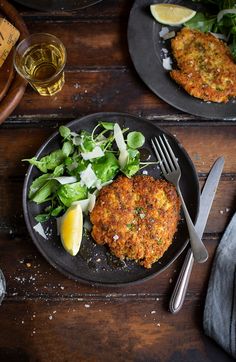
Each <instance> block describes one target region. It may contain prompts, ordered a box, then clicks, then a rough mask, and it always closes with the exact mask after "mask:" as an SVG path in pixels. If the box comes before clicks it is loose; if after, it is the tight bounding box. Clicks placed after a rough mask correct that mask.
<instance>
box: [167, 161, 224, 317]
mask: <svg viewBox="0 0 236 362" xmlns="http://www.w3.org/2000/svg"><path fill="white" fill-rule="evenodd" d="M223 167H224V157H220V158H218V159H217V160H216V162H215V163H214V165H213V166H212V168H211V170H210V172H209V175H208V177H207V180H206V182H205V185H204V187H203V190H202V193H201V197H200V209H199V214H198V219H197V222H196V225H195V229H196V231H197V233H198V235H199V237H200V238H201V237H202V235H203V232H204V229H205V226H206V223H207V219H208V215H209V213H210V210H211V205H212V202H213V200H214V196H215V193H216V190H217V186H218V183H219V181H220V176H221V173H222V171H223ZM193 263H194V258H193V253H192V250H191V248H190V249H189V250H188V252H187V254H186V257H185V260H184V263H183V266H182V268H181V271H180V274H179V277H178V280H177V282H176V285H175V288H174V291H173V293H172V296H171V298H170V303H169V310H170V312H171V313H177V312H178V311H179V310H180V309H181V307H182V305H183V302H184V298H185V294H186V291H187V288H188V282H189V278H190V275H191V271H192V267H193Z"/></svg>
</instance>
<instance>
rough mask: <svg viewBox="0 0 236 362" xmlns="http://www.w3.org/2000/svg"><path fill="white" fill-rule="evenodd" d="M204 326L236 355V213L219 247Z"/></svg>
mask: <svg viewBox="0 0 236 362" xmlns="http://www.w3.org/2000/svg"><path fill="white" fill-rule="evenodd" d="M203 327H204V331H205V333H206V334H207V335H208V336H209V337H211V338H213V339H214V340H215V341H216V342H217V343H218V344H219V345H220V346H221V347H223V348H224V349H225V350H226V352H228V353H229V354H231V355H232V356H233V357H234V358H236V214H235V215H234V216H233V218H232V220H231V222H230V224H229V225H228V227H227V229H226V231H225V233H224V235H223V237H222V239H221V241H220V244H219V246H218V248H217V250H216V255H215V259H214V262H213V267H212V272H211V276H210V280H209V285H208V291H207V297H206V303H205V310H204V317H203Z"/></svg>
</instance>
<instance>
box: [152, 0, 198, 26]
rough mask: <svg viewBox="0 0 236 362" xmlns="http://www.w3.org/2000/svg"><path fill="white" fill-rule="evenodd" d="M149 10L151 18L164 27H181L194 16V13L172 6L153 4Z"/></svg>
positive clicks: (187, 9) (182, 7) (183, 7)
mask: <svg viewBox="0 0 236 362" xmlns="http://www.w3.org/2000/svg"><path fill="white" fill-rule="evenodd" d="M150 10H151V13H152V15H153V17H154V18H155V19H156V20H157V21H158V22H159V23H161V24H165V25H181V24H183V23H185V22H186V21H188V20H190V19H192V18H193V17H194V15H196V11H194V10H192V9H189V8H186V7H185V6H180V5H174V4H153V5H150Z"/></svg>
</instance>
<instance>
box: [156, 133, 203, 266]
mask: <svg viewBox="0 0 236 362" xmlns="http://www.w3.org/2000/svg"><path fill="white" fill-rule="evenodd" d="M151 143H152V147H153V149H154V151H155V154H156V156H157V159H158V161H159V163H160V168H161V171H162V173H163V175H164V177H165V179H166V180H167V181H169V182H171V183H172V184H173V185H174V186H175V187H176V190H177V193H178V195H179V197H180V200H181V203H182V208H183V211H184V215H185V219H186V223H187V226H188V231H189V237H190V243H191V248H192V252H193V256H194V260H195V261H196V262H197V263H204V262H205V261H206V260H207V259H208V252H207V250H206V248H205V246H204V244H203V242H202V240H201V239H200V238H199V236H198V234H197V232H196V230H195V227H194V225H193V223H192V220H191V217H190V215H189V213H188V209H187V207H186V205H185V202H184V199H183V196H182V192H181V190H180V187H179V180H180V177H181V170H180V167H179V164H178V161H177V159H176V157H175V154H174V152H173V151H172V149H171V147H170V145H169V142H168V141H167V138H166V137H165V135H164V134H162V135H161V136H159V137H158V139H157V138H156V137H155V138H154V139H153V140H151Z"/></svg>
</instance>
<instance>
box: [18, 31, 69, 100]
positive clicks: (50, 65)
mask: <svg viewBox="0 0 236 362" xmlns="http://www.w3.org/2000/svg"><path fill="white" fill-rule="evenodd" d="M65 63H66V49H65V47H64V45H63V43H62V42H61V41H60V39H58V38H56V37H55V36H54V35H51V34H47V33H37V34H32V35H30V36H29V37H28V38H25V39H24V40H22V41H21V42H20V43H19V44H18V46H17V47H16V49H15V53H14V66H15V69H16V71H17V72H18V73H19V74H20V75H21V76H22V77H23V78H24V79H26V80H27V81H28V82H29V83H30V85H31V86H32V87H33V88H34V89H35V90H36V91H38V93H39V94H41V95H42V96H52V95H54V94H55V93H57V92H59V91H60V90H61V89H62V87H63V85H64V83H65V76H64V67H65Z"/></svg>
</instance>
